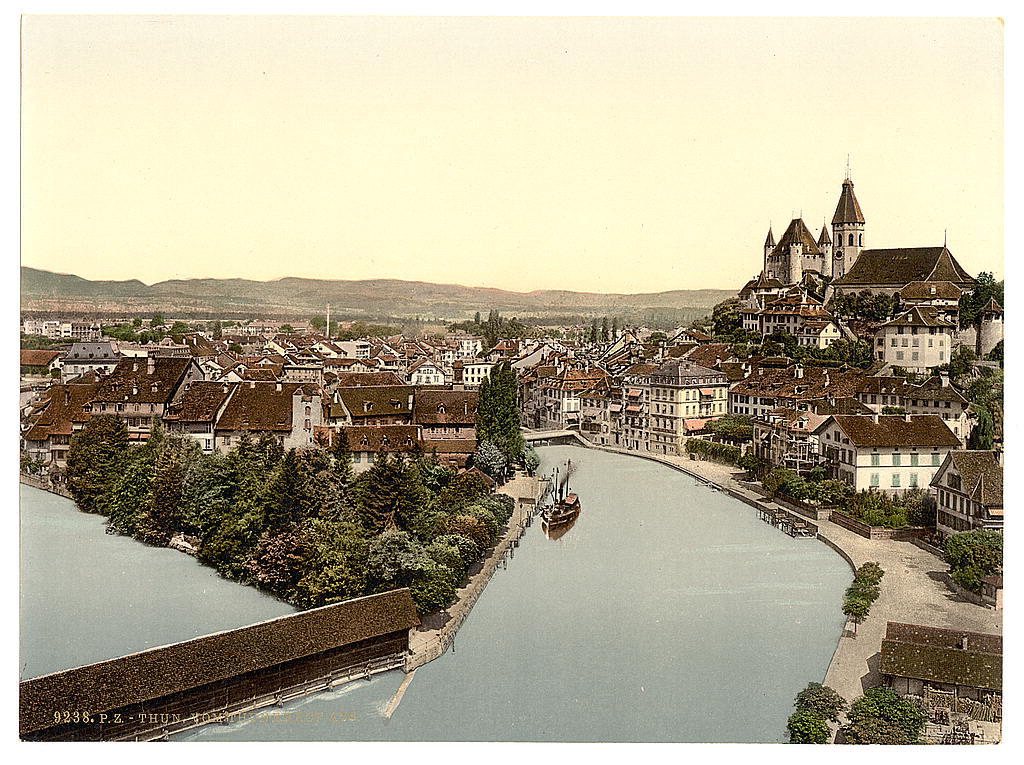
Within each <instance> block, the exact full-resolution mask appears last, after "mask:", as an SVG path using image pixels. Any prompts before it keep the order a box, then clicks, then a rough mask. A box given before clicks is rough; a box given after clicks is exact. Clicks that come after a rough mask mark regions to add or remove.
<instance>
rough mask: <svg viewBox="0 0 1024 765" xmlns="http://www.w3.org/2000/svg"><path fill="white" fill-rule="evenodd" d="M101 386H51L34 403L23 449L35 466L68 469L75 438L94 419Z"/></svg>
mask: <svg viewBox="0 0 1024 765" xmlns="http://www.w3.org/2000/svg"><path fill="white" fill-rule="evenodd" d="M98 388H99V384H98V383H85V384H77V383H71V384H65V385H52V386H50V388H48V389H47V390H46V391H45V392H44V393H43V395H42V397H41V398H40V399H39V400H38V401H35V402H33V403H32V406H31V413H30V414H29V415H28V418H27V420H26V424H25V429H24V433H23V435H22V448H23V449H24V450H25V452H26V453H27V454H28V456H29V457H31V458H32V459H33V460H35V461H36V462H41V463H43V464H44V465H46V466H57V467H65V466H66V465H67V457H68V450H69V449H70V448H71V438H72V436H73V435H74V434H75V433H77V432H78V431H79V430H81V429H82V428H83V427H84V426H85V423H87V422H88V421H89V420H90V418H91V417H92V401H93V399H94V398H95V396H96V391H97V389H98Z"/></svg>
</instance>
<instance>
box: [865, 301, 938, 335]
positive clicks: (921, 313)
mask: <svg viewBox="0 0 1024 765" xmlns="http://www.w3.org/2000/svg"><path fill="white" fill-rule="evenodd" d="M882 327H937V328H939V329H947V330H948V329H954V328H955V325H954V324H953V323H952V322H949V321H946V319H945V318H943V315H942V314H941V313H940V312H939V309H937V308H932V307H930V306H919V305H915V306H914V307H913V308H911V309H910V310H909V311H904V312H903V313H901V314H900V315H899V316H897V317H896V318H894V319H890V320H889V321H887V322H885V323H884V324H882V325H881V326H880V327H879V329H881V328H882Z"/></svg>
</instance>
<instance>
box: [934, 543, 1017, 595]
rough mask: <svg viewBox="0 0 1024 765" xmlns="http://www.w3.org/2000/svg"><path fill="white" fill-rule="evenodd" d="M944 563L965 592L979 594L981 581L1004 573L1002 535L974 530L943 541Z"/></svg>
mask: <svg viewBox="0 0 1024 765" xmlns="http://www.w3.org/2000/svg"><path fill="white" fill-rule="evenodd" d="M945 553H946V562H947V563H949V575H950V577H951V578H952V579H953V581H954V582H956V583H957V584H959V585H960V586H961V587H965V588H967V589H968V590H973V591H975V592H978V591H979V590H981V580H982V578H983V577H985V576H988V575H989V574H997V573H1000V572H1001V571H1002V570H1003V535H1002V534H1001V533H999V532H998V531H991V530H988V529H975V530H973V531H964V532H961V533H960V534H954V535H953V536H951V537H949V538H947V539H946V549H945Z"/></svg>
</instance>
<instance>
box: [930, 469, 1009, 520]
mask: <svg viewBox="0 0 1024 765" xmlns="http://www.w3.org/2000/svg"><path fill="white" fill-rule="evenodd" d="M999 456H1000V455H999V453H998V452H994V451H967V450H956V451H951V452H950V453H949V454H948V455H947V456H946V459H945V460H944V461H943V463H942V466H941V467H940V468H939V469H938V471H937V472H936V473H935V477H934V478H933V479H932V481H931V486H932V492H933V493H934V494H935V504H936V520H935V528H936V531H938V532H939V534H940V535H942V537H943V538H945V537H948V536H950V535H951V534H956V533H958V532H961V531H971V530H972V529H990V530H994V531H1002V529H1003V466H1002V464H1001V463H1000V461H999Z"/></svg>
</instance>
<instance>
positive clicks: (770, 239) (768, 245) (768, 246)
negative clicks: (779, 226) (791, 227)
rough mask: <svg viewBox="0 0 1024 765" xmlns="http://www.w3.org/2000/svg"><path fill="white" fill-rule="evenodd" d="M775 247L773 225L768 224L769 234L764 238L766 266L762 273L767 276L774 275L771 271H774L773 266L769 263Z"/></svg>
mask: <svg viewBox="0 0 1024 765" xmlns="http://www.w3.org/2000/svg"><path fill="white" fill-rule="evenodd" d="M774 249H775V234H773V233H772V227H771V226H770V225H769V226H768V236H767V237H765V240H764V268H763V269H762V273H763V274H764V275H765V276H772V274H771V273H769V271H774V269H773V268H772V267H770V266H769V265H768V256H769V255H771V254H772V250H774Z"/></svg>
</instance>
